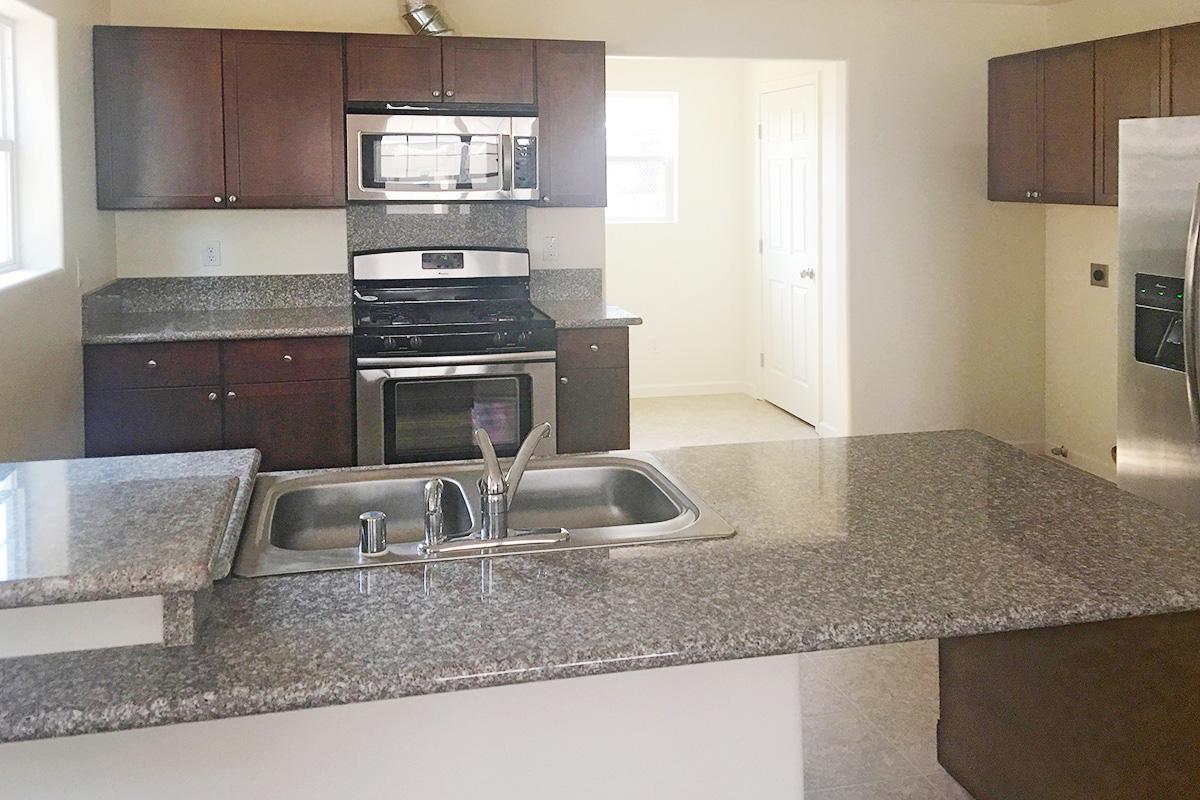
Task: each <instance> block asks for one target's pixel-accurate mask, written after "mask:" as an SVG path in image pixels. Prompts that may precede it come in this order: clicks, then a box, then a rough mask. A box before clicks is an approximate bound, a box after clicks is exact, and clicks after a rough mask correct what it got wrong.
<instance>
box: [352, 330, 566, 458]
mask: <svg viewBox="0 0 1200 800" xmlns="http://www.w3.org/2000/svg"><path fill="white" fill-rule="evenodd" d="M555 380H556V377H555V362H554V353H553V352H552V351H546V352H538V353H503V354H496V355H474V356H428V357H424V356H422V357H413V358H394V359H385V358H360V359H359V360H358V408H357V410H358V463H359V464H360V465H364V466H365V465H370V464H408V463H414V462H421V461H457V460H462V459H473V458H479V457H480V453H479V448H478V447H476V446H475V439H474V434H475V429H476V428H483V429H485V430H486V431H487V432H488V435H489V436H490V437H491V439H492V442H493V444H494V445H495V447H496V453H497V454H498V455H499V456H500V457H501V458H505V457H511V456H513V455H516V452H517V449H518V448H519V447H520V445H521V442H522V440H523V439H524V438H525V436H526V435H528V433H529V431H530V430H532V428H533V426H534V425H538V424H540V423H542V422H549V423H551V424H552V425H553V424H556V419H555ZM537 452H538V454H539V455H552V454H554V453H555V452H557V447H556V440H555V436H554V432H553V431H552V432H551V435H550V437H549V438H547V439H545V440H543V441H542V443H541V445H539V447H538V450H537Z"/></svg>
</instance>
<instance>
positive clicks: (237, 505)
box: [0, 450, 259, 609]
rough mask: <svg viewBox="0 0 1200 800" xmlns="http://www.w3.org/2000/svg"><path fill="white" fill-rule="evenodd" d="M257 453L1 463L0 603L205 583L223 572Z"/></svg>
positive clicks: (182, 588)
mask: <svg viewBox="0 0 1200 800" xmlns="http://www.w3.org/2000/svg"><path fill="white" fill-rule="evenodd" d="M258 459H259V455H258V451H256V450H229V451H222V452H213V453H183V454H178V455H156V456H126V457H121V458H91V459H76V460H68V461H34V462H26V463H18V464H0V480H4V485H5V489H4V491H5V493H6V494H9V496H10V497H11V498H13V499H15V506H14V507H15V508H17V510H18V513H17V514H16V515H15V516H13V517H11V518H10V519H11V520H15V527H9V528H8V529H7V531H6V541H5V546H6V550H7V559H6V563H5V565H4V566H5V568H6V572H5V574H4V576H3V579H2V580H0V609H6V608H17V607H23V606H36V605H49V604H52V603H74V602H82V601H87V600H108V599H113V598H118V597H133V596H140V595H151V594H164V595H165V594H169V593H173V592H195V591H199V590H201V589H205V588H207V587H208V586H210V585H211V584H212V582H213V581H214V580H215V579H218V578H223V577H225V576H226V575H228V574H229V568H230V563H231V562H232V558H233V552H234V549H235V548H236V544H237V541H238V538H239V535H240V533H241V527H242V522H243V521H244V519H245V515H246V508H247V507H248V505H249V502H250V495H251V493H252V490H253V482H254V475H255V472H256V470H257V468H258Z"/></svg>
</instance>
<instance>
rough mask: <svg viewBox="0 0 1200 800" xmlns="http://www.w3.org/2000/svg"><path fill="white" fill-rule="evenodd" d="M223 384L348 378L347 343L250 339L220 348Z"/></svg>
mask: <svg viewBox="0 0 1200 800" xmlns="http://www.w3.org/2000/svg"><path fill="white" fill-rule="evenodd" d="M221 358H222V362H223V366H224V376H225V383H273V382H279V381H314V380H327V379H337V378H349V377H350V340H349V339H348V338H346V337H345V336H322V337H318V338H313V339H250V340H246V341H236V342H225V343H224V344H223V345H222V346H221Z"/></svg>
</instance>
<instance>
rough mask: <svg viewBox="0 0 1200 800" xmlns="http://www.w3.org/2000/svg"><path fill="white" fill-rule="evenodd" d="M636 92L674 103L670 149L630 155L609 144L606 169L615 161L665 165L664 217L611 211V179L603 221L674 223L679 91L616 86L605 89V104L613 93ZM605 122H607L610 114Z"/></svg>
mask: <svg viewBox="0 0 1200 800" xmlns="http://www.w3.org/2000/svg"><path fill="white" fill-rule="evenodd" d="M621 95H624V96H634V97H647V96H657V97H660V98H663V99H669V100H670V104H671V110H670V118H671V122H672V126H671V127H672V130H671V133H670V136H669V137H667V138H668V140H669V142H670V149H669V152H664V153H659V154H654V155H647V154H641V155H627V154H620V153H616V154H614V152H613V148H612V147H611V146H609V147H608V148H607V156H606V163H605V169H606V170H607V169H608V167H609V165H611V164H613V163H614V162H617V163H624V164H638V163H646V164H662V165H663V166H664V167H665V172H666V180H665V186H666V191H667V197H666V198H665V199H666V203H665V204H664V205H665V206H666V209H667V211H666V214H665V215H664V216H662V217H643V216H639V217H621V216H616V215H614V214H613V213H612V209H613V204H612V202H611V195H612V191H613V182H612V181H611V180H610V181H609V182H608V187H609V195H610V202H609V204H608V206H607V207H606V208H605V212H604V222H605V224H609V225H671V224H676V223H678V222H679V157H680V153H679V92H677V91H669V90H635V89H631V90H625V89H614V90H611V91H608V92H605V104H606V106H607V104H608V102H609V100H610V99H611V98H613V97H614V96H621ZM605 117H606V126H607V125H608V120H607V114H606V115H605Z"/></svg>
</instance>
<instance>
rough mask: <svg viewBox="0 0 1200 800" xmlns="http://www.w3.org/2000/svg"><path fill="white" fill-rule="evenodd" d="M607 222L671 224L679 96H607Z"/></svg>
mask: <svg viewBox="0 0 1200 800" xmlns="http://www.w3.org/2000/svg"><path fill="white" fill-rule="evenodd" d="M607 126H608V210H607V211H606V212H605V216H606V219H607V220H608V222H675V221H676V218H677V214H676V194H677V192H676V179H677V172H678V170H677V169H676V161H677V159H678V151H679V96H678V95H677V94H676V93H675V92H609V93H608V120H607Z"/></svg>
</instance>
